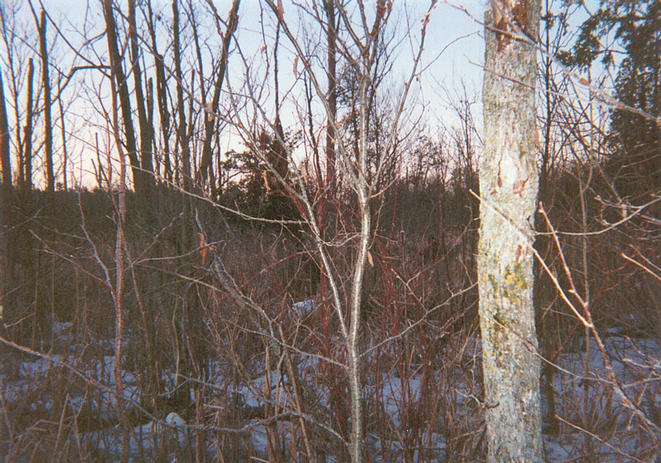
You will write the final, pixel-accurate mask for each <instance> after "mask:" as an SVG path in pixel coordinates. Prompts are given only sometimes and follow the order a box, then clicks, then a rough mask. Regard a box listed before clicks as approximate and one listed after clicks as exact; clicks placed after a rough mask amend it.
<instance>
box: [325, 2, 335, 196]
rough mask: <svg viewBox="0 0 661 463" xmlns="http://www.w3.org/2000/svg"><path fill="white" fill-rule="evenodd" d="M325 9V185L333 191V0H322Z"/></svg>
mask: <svg viewBox="0 0 661 463" xmlns="http://www.w3.org/2000/svg"><path fill="white" fill-rule="evenodd" d="M324 9H325V10H326V19H327V21H328V25H327V28H328V29H327V30H326V42H327V47H328V50H327V51H328V56H327V61H326V66H327V69H326V75H327V76H328V117H329V121H328V127H327V128H326V185H327V187H328V189H329V191H331V192H334V191H335V178H336V173H335V170H336V168H335V136H336V135H335V127H336V119H337V85H336V84H337V82H336V79H337V71H336V64H337V57H336V53H335V50H336V48H337V45H336V43H335V42H336V34H337V32H336V28H337V25H336V23H335V22H336V21H335V2H334V1H332V0H325V1H324Z"/></svg>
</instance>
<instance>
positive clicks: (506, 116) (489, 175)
mask: <svg viewBox="0 0 661 463" xmlns="http://www.w3.org/2000/svg"><path fill="white" fill-rule="evenodd" d="M492 4H493V8H494V9H493V12H487V21H486V24H487V27H486V30H485V37H486V61H485V68H486V69H485V74H484V86H483V104H484V131H485V132H484V140H485V142H484V144H485V152H484V154H483V156H482V158H481V160H480V167H479V170H480V195H481V199H482V202H481V206H480V242H479V251H478V277H479V296H480V328H481V332H482V352H483V369H484V386H485V400H486V422H487V441H488V447H489V455H488V461H489V462H541V461H542V437H541V415H540V394H539V374H540V359H539V356H538V353H537V336H536V332H535V313H534V306H533V251H532V245H533V241H534V231H533V223H534V215H535V210H536V203H537V194H538V191H537V190H538V169H537V164H536V161H535V157H536V146H535V145H536V143H535V140H536V135H535V134H536V127H535V116H536V114H535V80H536V72H537V66H536V48H535V46H534V45H533V44H532V43H531V39H530V38H534V37H537V33H538V30H539V18H540V4H539V0H518V1H516V0H515V1H507V2H505V1H503V2H499V1H494V2H492ZM492 13H493V14H492ZM494 17H495V18H496V21H494ZM498 18H500V19H498ZM492 24H495V25H496V27H495V28H494V27H493V26H492Z"/></svg>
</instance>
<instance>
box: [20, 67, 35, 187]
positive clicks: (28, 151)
mask: <svg viewBox="0 0 661 463" xmlns="http://www.w3.org/2000/svg"><path fill="white" fill-rule="evenodd" d="M33 100H34V63H33V61H32V58H30V59H29V60H28V90H27V95H26V102H25V129H24V132H23V135H24V137H25V142H24V145H23V146H24V148H25V151H24V152H23V159H22V165H21V166H20V168H21V172H22V173H23V174H22V175H21V177H22V178H23V187H24V188H25V191H30V190H31V189H32V119H33V118H34V116H33V109H34V101H33Z"/></svg>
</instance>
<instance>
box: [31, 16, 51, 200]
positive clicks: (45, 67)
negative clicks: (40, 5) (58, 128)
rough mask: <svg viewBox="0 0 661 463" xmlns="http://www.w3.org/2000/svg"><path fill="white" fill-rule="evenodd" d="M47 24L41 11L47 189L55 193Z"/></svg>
mask: <svg viewBox="0 0 661 463" xmlns="http://www.w3.org/2000/svg"><path fill="white" fill-rule="evenodd" d="M35 21H36V16H35ZM46 24H47V23H46V12H45V11H44V10H41V14H40V16H39V23H38V26H39V54H40V55H41V86H42V89H43V92H44V150H45V153H44V156H45V158H46V189H47V190H48V191H55V173H54V169H53V122H52V116H51V94H50V79H49V77H48V47H47V45H46Z"/></svg>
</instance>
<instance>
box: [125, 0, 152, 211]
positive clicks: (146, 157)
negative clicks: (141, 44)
mask: <svg viewBox="0 0 661 463" xmlns="http://www.w3.org/2000/svg"><path fill="white" fill-rule="evenodd" d="M128 9H129V11H128V22H129V41H130V44H131V54H130V57H131V68H132V72H133V85H134V87H135V100H136V107H137V109H138V125H139V127H140V168H141V169H142V170H141V175H142V177H143V182H144V184H143V187H144V189H145V190H144V193H145V194H146V195H149V192H150V191H151V190H152V186H153V183H154V177H153V173H154V167H153V163H152V149H151V148H152V138H153V133H154V131H153V129H152V127H151V125H150V124H149V120H148V117H147V110H146V109H145V94H144V92H143V90H142V72H141V70H140V53H139V48H138V33H137V27H136V21H135V0H129V5H128ZM147 210H151V208H149V207H147Z"/></svg>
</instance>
